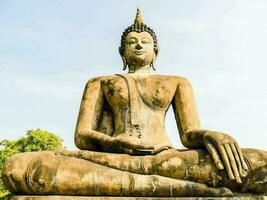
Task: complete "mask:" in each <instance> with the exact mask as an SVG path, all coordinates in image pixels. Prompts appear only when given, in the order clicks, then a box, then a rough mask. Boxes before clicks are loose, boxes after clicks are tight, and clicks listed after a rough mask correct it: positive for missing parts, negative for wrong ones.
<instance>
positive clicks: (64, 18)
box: [0, 0, 267, 150]
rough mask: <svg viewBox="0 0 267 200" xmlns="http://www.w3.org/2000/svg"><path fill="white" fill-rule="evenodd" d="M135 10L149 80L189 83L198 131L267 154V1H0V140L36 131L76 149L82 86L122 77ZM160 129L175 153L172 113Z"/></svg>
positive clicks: (174, 129)
mask: <svg viewBox="0 0 267 200" xmlns="http://www.w3.org/2000/svg"><path fill="white" fill-rule="evenodd" d="M137 6H139V7H140V9H141V11H142V14H143V17H144V21H145V23H146V24H148V25H149V26H151V27H152V28H153V29H154V31H155V32H156V33H157V35H158V39H159V45H160V54H159V57H158V61H157V64H156V68H157V73H163V74H172V75H174V74H177V75H182V76H186V77H187V78H189V79H190V80H191V82H192V84H193V87H194V90H195V95H196V100H197V105H198V108H199V113H200V117H201V122H202V126H203V128H206V129H212V130H218V131H224V132H228V133H229V134H231V135H232V136H233V137H234V138H236V140H237V141H239V143H240V146H242V147H253V148H261V149H265V150H266V149H267V145H266V141H267V130H266V126H265V124H266V123H267V122H266V119H267V79H266V74H267V54H266V53H267V15H266V10H267V1H266V0H186V1H185V0H172V1H171V0H165V1H162V0H145V1H144V0H143V1H141V0H139V1H134V0H120V1H119V0H112V1H111V0H95V1H87V0H86V1H85V0H84V1H82V0H72V1H70V0H64V1H63V0H61V1H60V0H43V1H41V0H40V1H36V0H25V1H19V0H13V1H9V0H0V111H1V115H0V139H2V138H16V137H18V136H22V135H24V134H25V130H28V129H35V128H41V129H45V130H49V131H52V132H55V133H57V134H58V135H60V136H62V137H63V138H64V140H65V142H64V143H65V146H67V147H68V148H74V142H73V134H74V129H75V123H76V118H77V115H78V110H79V106H80V100H81V95H82V92H83V88H84V85H85V83H86V82H87V80H88V79H89V78H91V77H93V76H99V75H104V74H105V75H107V74H115V73H120V72H122V63H121V60H120V57H119V54H118V51H117V49H118V46H119V43H120V36H121V33H122V31H123V30H124V28H126V27H127V26H129V25H131V24H132V22H133V20H134V16H135V12H136V7H137ZM167 130H168V132H169V133H170V137H171V138H172V139H173V141H174V143H175V144H176V146H177V147H181V144H180V143H179V141H178V140H179V139H178V133H177V128H176V125H175V123H174V119H173V116H172V112H170V113H169V114H168V122H167Z"/></svg>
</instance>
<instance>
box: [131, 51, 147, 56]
mask: <svg viewBox="0 0 267 200" xmlns="http://www.w3.org/2000/svg"><path fill="white" fill-rule="evenodd" d="M134 53H135V54H136V55H143V54H144V53H146V51H144V50H139V51H135V52H134Z"/></svg>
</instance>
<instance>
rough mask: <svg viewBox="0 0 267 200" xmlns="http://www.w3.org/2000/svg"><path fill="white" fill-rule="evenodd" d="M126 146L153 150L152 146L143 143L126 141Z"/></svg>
mask: <svg viewBox="0 0 267 200" xmlns="http://www.w3.org/2000/svg"><path fill="white" fill-rule="evenodd" d="M127 147H128V148H130V149H144V150H154V147H153V146H150V145H143V144H135V143H128V145H127Z"/></svg>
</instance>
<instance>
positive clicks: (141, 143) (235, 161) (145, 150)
mask: <svg viewBox="0 0 267 200" xmlns="http://www.w3.org/2000/svg"><path fill="white" fill-rule="evenodd" d="M158 52H159V48H158V42H157V37H156V34H155V32H154V31H153V30H152V29H151V28H150V27H148V26H147V25H146V24H144V22H143V19H142V17H141V14H140V11H139V10H137V14H136V18H135V21H134V23H133V24H132V25H131V26H129V27H128V28H126V30H125V31H124V32H123V34H122V37H121V45H120V47H119V53H120V55H121V57H122V61H123V66H124V69H127V68H128V73H125V74H115V75H111V76H100V77H95V78H92V79H90V80H89V81H88V82H87V84H86V87H85V90H84V94H83V97H82V101H81V106H80V112H79V116H78V120H77V126H76V131H75V144H76V146H77V147H78V148H79V150H66V149H63V150H60V151H57V152H52V151H44V152H28V153H21V154H16V155H14V156H13V157H12V158H10V159H9V160H7V161H6V163H5V165H4V169H3V172H2V179H3V182H4V185H5V187H6V188H7V189H8V190H9V191H10V192H12V193H14V194H38V195H41V194H42V195H48V194H49V195H51V194H53V195H95V196H98V195H101V196H103V195H105V196H161V197H175V196H177V197H179V196H231V195H233V193H234V192H237V193H249V192H251V193H265V192H267V152H266V151H263V150H256V149H241V148H240V147H239V145H238V143H237V142H236V140H235V139H233V138H232V137H231V136H229V135H228V134H226V133H222V132H219V131H213V130H206V129H202V128H201V126H200V120H199V116H198V112H197V108H196V104H195V100H194V95H193V91H192V87H191V84H190V82H189V81H188V80H187V79H186V78H184V77H181V76H174V75H172V76H169V75H159V74H154V73H152V70H153V69H154V63H155V59H156V57H157V55H158ZM170 106H172V108H173V110H174V115H175V119H176V123H177V126H178V130H179V135H180V139H181V142H182V144H183V145H184V146H185V147H186V148H187V149H183V150H177V149H175V148H174V146H173V145H172V143H171V141H170V139H169V138H168V136H167V134H166V130H165V116H166V112H167V111H168V109H169V108H170Z"/></svg>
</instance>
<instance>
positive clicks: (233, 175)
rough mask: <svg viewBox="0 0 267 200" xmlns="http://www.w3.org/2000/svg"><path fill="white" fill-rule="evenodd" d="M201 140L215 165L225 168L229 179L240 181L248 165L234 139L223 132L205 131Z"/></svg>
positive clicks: (245, 173) (221, 168)
mask: <svg viewBox="0 0 267 200" xmlns="http://www.w3.org/2000/svg"><path fill="white" fill-rule="evenodd" d="M203 142H204V145H205V147H206V149H207V151H208V152H209V154H210V155H211V157H212V159H213V160H214V162H215V165H216V167H217V168H218V169H219V170H223V169H225V170H226V172H227V174H228V177H229V178H230V179H232V180H236V182H238V183H242V180H241V176H242V177H245V176H246V175H247V172H248V166H247V164H246V163H245V161H244V157H243V154H242V151H241V149H240V147H239V145H238V143H237V142H236V141H235V139H233V138H232V137H231V136H229V135H227V134H224V133H220V132H213V131H207V132H206V133H205V134H204V136H203Z"/></svg>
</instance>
